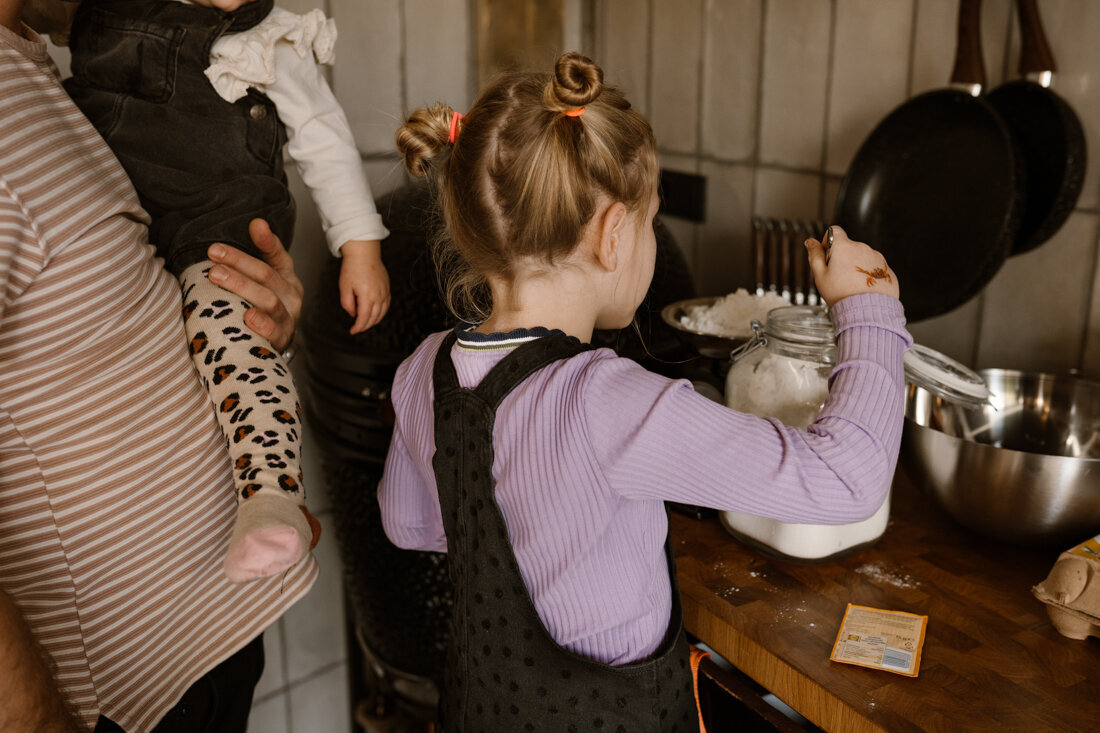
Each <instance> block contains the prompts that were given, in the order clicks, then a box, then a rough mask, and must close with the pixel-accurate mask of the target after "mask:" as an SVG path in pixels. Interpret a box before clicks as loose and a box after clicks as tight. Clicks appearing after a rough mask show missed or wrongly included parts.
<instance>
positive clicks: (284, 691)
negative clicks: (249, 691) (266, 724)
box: [252, 658, 348, 715]
mask: <svg viewBox="0 0 1100 733" xmlns="http://www.w3.org/2000/svg"><path fill="white" fill-rule="evenodd" d="M347 664H348V660H347V658H344V659H339V660H336V661H334V662H329V663H328V664H326V665H324V666H323V667H318V668H317V669H315V670H313V671H312V672H310V673H309V674H307V675H306V676H305V677H302V678H301V679H298V680H295V681H294V682H288V683H286V684H285V685H283V686H282V687H279V688H277V689H275V690H271V691H270V692H266V693H264V694H263V695H262V696H260V697H257V698H256V699H255V700H253V701H252V706H253V707H255V706H256V705H258V704H260V703H264V702H268V701H269V700H272V699H274V698H276V697H278V696H279V695H285V696H286V699H287V712H288V715H289V711H290V691H291V690H293V689H294V688H296V687H300V686H302V685H304V684H305V683H307V682H312V681H313V680H315V679H317V678H318V677H321V676H323V675H326V674H328V673H329V672H331V671H333V670H334V669H336V668H337V667H340V666H341V665H347Z"/></svg>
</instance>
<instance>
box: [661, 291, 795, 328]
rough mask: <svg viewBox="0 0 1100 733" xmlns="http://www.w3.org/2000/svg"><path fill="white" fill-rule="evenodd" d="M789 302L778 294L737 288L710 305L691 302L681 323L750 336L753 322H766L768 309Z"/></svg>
mask: <svg viewBox="0 0 1100 733" xmlns="http://www.w3.org/2000/svg"><path fill="white" fill-rule="evenodd" d="M785 305H790V303H788V302H787V301H785V300H783V296H781V295H779V294H778V293H772V292H767V293H764V294H763V295H753V294H752V293H750V292H749V291H747V290H745V289H744V288H738V289H737V290H735V291H733V292H732V293H730V294H729V295H725V296H722V297H721V298H719V299H718V300H716V301H714V303H712V304H711V305H692V306H688V307H687V308H685V309H684V314H683V315H682V316H680V325H682V326H683V327H684V328H687V329H689V330H691V331H695V332H696V333H706V334H711V335H714V336H724V337H726V338H747V337H749V336H751V335H752V321H753V319H756V320H758V321H760V322H761V323H763V322H764V321H765V320H767V317H768V311H770V310H771V309H772V308H780V307H782V306H785Z"/></svg>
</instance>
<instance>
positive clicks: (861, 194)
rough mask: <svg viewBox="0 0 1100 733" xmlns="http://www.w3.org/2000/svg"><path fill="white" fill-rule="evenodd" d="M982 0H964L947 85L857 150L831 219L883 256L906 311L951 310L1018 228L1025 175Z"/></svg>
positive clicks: (997, 262)
mask: <svg viewBox="0 0 1100 733" xmlns="http://www.w3.org/2000/svg"><path fill="white" fill-rule="evenodd" d="M980 13H981V5H980V0H961V1H960V4H959V18H958V40H957V44H956V49H955V65H954V68H953V70H952V73H951V86H949V87H946V88H943V89H938V90H934V91H931V92H926V93H924V94H921V95H919V96H916V97H913V98H912V99H910V100H908V101H907V102H905V103H903V104H902V105H901V106H899V107H898V108H897V109H895V110H894V111H893V112H891V113H890V114H889V115H888V116H887V117H886V118H885V119H884V120H882V122H880V123H879V124H878V126H877V127H876V128H875V129H874V130H873V131H872V132H871V134H870V135H869V136H868V137H867V139H866V140H865V141H864V142H863V144H862V145H861V146H860V148H859V150H858V151H857V152H856V155H855V158H854V159H853V161H852V164H851V166H849V168H848V171H847V173H846V174H845V176H844V180H843V181H842V183H841V186H840V191H839V194H838V197H837V205H836V210H835V213H834V217H833V221H834V222H835V223H837V224H840V225H841V226H842V227H844V229H845V231H846V232H847V233H848V235H849V236H850V237H852V238H853V239H856V240H859V241H863V242H866V243H868V244H870V245H871V246H872V247H874V248H876V249H878V250H879V251H880V252H882V253H883V255H885V257H886V259H887V261H888V262H889V264H890V266H891V267H892V268H893V269H894V271H895V272H896V273H897V275H898V282H899V284H900V289H901V301H902V303H903V304H904V305H905V313H906V318H907V319H908V320H910V321H917V320H922V319H925V318H930V317H932V316H937V315H940V314H942V313H946V312H948V311H950V310H952V309H954V308H956V307H958V306H960V305H962V304H963V303H965V302H966V301H968V300H970V299H971V298H972V297H973V296H975V295H976V294H977V293H978V292H980V291H981V289H982V288H983V287H984V286H985V285H986V284H987V283H988V282H989V281H990V280H991V279H992V278H993V276H994V275H995V274H996V273H997V271H998V270H999V269H1000V267H1001V265H1002V264H1004V261H1005V259H1007V257H1008V255H1009V253H1010V251H1011V249H1012V244H1013V241H1014V239H1015V236H1016V230H1017V228H1018V226H1019V211H1020V206H1019V199H1020V198H1021V196H1022V194H1023V179H1022V176H1021V175H1020V173H1019V172H1018V170H1017V166H1016V153H1015V149H1014V142H1013V139H1012V137H1011V135H1010V133H1009V130H1008V128H1007V127H1006V125H1005V123H1004V122H1003V120H1002V119H1001V117H1000V115H999V114H998V113H997V111H996V110H995V109H994V108H993V106H992V105H991V104H990V103H989V102H988V101H986V100H985V99H984V98H982V97H981V96H979V95H978V94H979V92H980V91H981V87H982V85H984V83H985V66H984V63H983V60H982V51H981V38H980V35H979V24H980Z"/></svg>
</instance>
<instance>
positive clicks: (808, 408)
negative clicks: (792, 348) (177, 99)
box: [726, 351, 829, 428]
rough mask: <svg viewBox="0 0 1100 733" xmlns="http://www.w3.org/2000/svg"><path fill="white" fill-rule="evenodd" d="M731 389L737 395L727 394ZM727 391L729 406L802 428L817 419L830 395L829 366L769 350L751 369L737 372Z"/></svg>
mask: <svg viewBox="0 0 1100 733" xmlns="http://www.w3.org/2000/svg"><path fill="white" fill-rule="evenodd" d="M734 389H736V391H737V394H736V395H730V394H728V392H729V391H730V390H734ZM726 391H727V395H726V400H727V403H728V404H729V405H730V406H731V407H736V409H738V410H740V411H742V412H749V413H752V414H753V415H760V416H763V417H774V418H777V419H778V420H779V421H780V422H782V423H783V424H784V425H790V426H791V427H795V428H804V427H807V426H808V425H809V424H810V423H812V422H813V421H814V420H816V419H817V416H818V415H819V414H820V413H821V408H822V406H823V405H824V404H825V399H826V398H827V397H828V396H829V376H828V370H827V369H826V370H822V369H821V366H820V365H818V364H813V363H811V362H808V361H802V360H799V359H791V358H789V357H786V356H780V355H778V354H773V353H771V352H770V351H769V352H766V353H764V354H762V355H761V356H760V357H759V361H757V362H756V363H755V364H753V365H752V368H751V369H746V370H744V372H738V373H737V380H736V384H735V385H734V384H727V386H726Z"/></svg>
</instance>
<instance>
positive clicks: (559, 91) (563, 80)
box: [548, 51, 603, 109]
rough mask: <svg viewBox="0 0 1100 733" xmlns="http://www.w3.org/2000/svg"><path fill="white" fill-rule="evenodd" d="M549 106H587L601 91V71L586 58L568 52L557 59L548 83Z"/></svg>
mask: <svg viewBox="0 0 1100 733" xmlns="http://www.w3.org/2000/svg"><path fill="white" fill-rule="evenodd" d="M548 91H549V93H550V97H551V99H550V100H548V101H549V102H550V106H551V107H553V108H554V109H572V108H575V107H583V106H585V105H586V104H589V103H590V102H592V101H593V100H595V99H596V98H597V97H599V96H600V92H602V91H603V69H601V68H600V67H599V66H597V65H596V64H595V62H593V61H592V59H590V58H588V57H587V56H585V55H583V54H580V53H577V52H576V51H570V52H569V53H566V54H562V55H561V56H559V57H558V61H557V63H556V64H555V65H554V78H553V80H552V81H551V82H550V89H549V90H548Z"/></svg>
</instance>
